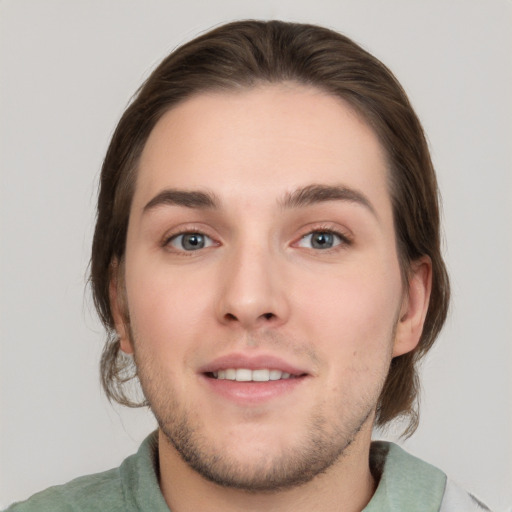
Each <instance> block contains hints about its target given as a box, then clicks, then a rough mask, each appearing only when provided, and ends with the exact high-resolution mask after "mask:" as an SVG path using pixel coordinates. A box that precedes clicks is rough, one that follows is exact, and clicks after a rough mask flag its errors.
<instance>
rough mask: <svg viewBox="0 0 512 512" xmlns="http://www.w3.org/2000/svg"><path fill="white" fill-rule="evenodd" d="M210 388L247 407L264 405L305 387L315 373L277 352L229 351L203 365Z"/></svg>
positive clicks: (202, 370) (225, 397) (219, 394)
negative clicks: (254, 353) (250, 352)
mask: <svg viewBox="0 0 512 512" xmlns="http://www.w3.org/2000/svg"><path fill="white" fill-rule="evenodd" d="M199 374H200V375H202V378H203V382H204V383H205V384H206V385H207V389H209V390H210V391H212V392H213V393H214V394H215V395H216V396H221V397H223V399H228V400H229V401H231V402H232V403H235V404H238V405H239V406H242V407H246V406H251V405H261V404H263V403H267V402H269V401H271V400H273V399H278V398H279V397H284V396H287V395H289V394H291V393H293V392H294V390H298V389H299V388H302V386H303V385H304V384H305V383H306V382H307V381H308V380H309V377H311V376H312V375H311V374H310V373H309V372H308V371H307V370H306V368H305V367H302V368H301V367H299V366H296V365H295V364H293V363H291V362H290V361H287V360H285V359H283V358H281V357H275V356H273V355H269V354H267V355H264V354H260V355H252V354H251V355H247V354H241V353H233V354H226V355H224V356H221V357H218V358H217V359H215V360H213V361H211V362H210V363H207V364H206V365H205V366H203V367H201V368H199Z"/></svg>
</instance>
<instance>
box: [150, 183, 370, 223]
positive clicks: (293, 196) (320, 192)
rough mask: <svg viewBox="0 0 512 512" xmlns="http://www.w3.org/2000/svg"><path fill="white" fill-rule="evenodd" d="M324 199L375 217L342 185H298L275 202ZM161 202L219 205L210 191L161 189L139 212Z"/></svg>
mask: <svg viewBox="0 0 512 512" xmlns="http://www.w3.org/2000/svg"><path fill="white" fill-rule="evenodd" d="M327 201H348V202H353V203H356V204H359V205H361V206H364V207H365V208H366V209H368V210H369V211H370V212H371V213H372V214H373V215H374V216H375V217H377V218H378V215H377V212H376V211H375V209H374V207H373V206H372V204H371V202H370V201H369V199H368V198H367V197H366V196H365V195H364V194H362V193H361V192H358V191H357V190H354V189H352V188H348V187H345V186H342V185H320V184H313V185H308V186H306V187H301V188H298V189H296V190H294V191H293V192H288V193H287V194H285V196H284V198H283V199H282V200H281V201H279V205H280V206H281V207H282V208H285V209H291V208H301V207H305V206H310V205H313V204H317V203H323V202H327ZM163 205H170V206H183V207H186V208H197V209H200V210H215V209H218V208H219V206H220V201H219V200H218V198H217V197H216V196H215V194H213V193H212V192H203V191H199V190H190V191H189V190H179V189H165V190H163V191H162V192H160V193H159V194H157V195H156V196H155V197H154V198H153V199H151V201H149V202H148V203H147V204H146V206H144V209H143V212H144V213H146V212H147V211H149V210H153V209H155V208H158V207H159V206H163Z"/></svg>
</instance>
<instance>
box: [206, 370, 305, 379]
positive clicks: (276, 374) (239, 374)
mask: <svg viewBox="0 0 512 512" xmlns="http://www.w3.org/2000/svg"><path fill="white" fill-rule="evenodd" d="M211 375H212V377H213V378H214V379H219V380H235V381H237V382H268V381H271V380H282V379H293V378H295V377H296V376H295V375H291V374H290V373H287V372H283V371H281V370H269V369H266V368H262V369H257V370H250V369H249V368H227V369H226V370H219V371H217V372H212V373H211Z"/></svg>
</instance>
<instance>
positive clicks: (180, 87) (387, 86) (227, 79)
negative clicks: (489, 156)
mask: <svg viewBox="0 0 512 512" xmlns="http://www.w3.org/2000/svg"><path fill="white" fill-rule="evenodd" d="M283 81H294V82H297V83H300V84H305V85H309V86H313V87H316V88H319V89H322V90H324V91H326V92H328V93H330V94H332V95H334V96H336V97H340V98H342V99H343V100H345V101H346V102H348V103H349V104H350V105H351V106H352V107H353V108H355V109H356V110H357V111H358V112H359V114H360V115H361V116H362V117H363V118H364V119H365V120H366V122H367V123H368V124H369V125H370V126H371V127H372V128H373V129H374V131H375V133H376V134H377V135H378V136H379V138H380V141H381V143H382V145H383V147H384V148H385V150H386V152H387V156H388V160H389V168H390V194H391V197H392V204H393V212H394V223H395V230H396V235H397V245H398V253H399V258H400V266H401V269H402V275H403V279H404V282H405V280H406V279H407V276H408V272H409V269H410V265H411V263H412V262H413V261H414V260H417V259H418V258H420V257H421V256H424V255H427V256H429V257H430V259H431V260H432V274H433V286H432V293H431V298H430V304H429V308H428V313H427V317H426V320H425V325H424V329H423V334H422V336H421V340H420V342H419V344H418V346H417V348H416V349H415V350H414V351H413V352H410V353H407V354H404V355H401V356H399V357H396V358H394V359H393V361H392V363H391V367H390V371H389V375H388V377H387V380H386V382H385V385H384V389H383V391H382V394H381V397H380V400H379V404H378V409H377V418H376V423H377V425H384V424H385V423H387V422H388V421H390V420H392V419H393V418H395V417H397V416H407V417H408V419H409V428H408V431H407V432H408V433H412V432H413V431H414V429H415V427H416V426H417V422H418V414H417V396H418V376H417V369H416V366H417V362H418V361H419V359H421V358H422V357H423V356H424V355H425V353H426V352H427V351H428V350H429V349H430V348H431V346H432V344H433V342H434V340H435V338H436V336H437V335H438V333H439V331H440V329H441V327H442V325H443V323H444V321H445V318H446V314H447V309H448V302H449V281H448V275H447V272H446V268H445V265H444V262H443V259H442V256H441V250H440V222H439V200H438V189H437V182H436V177H435V173H434V169H433V167H432V162H431V159H430V155H429V151H428V147H427V143H426V140H425V136H424V134H423V130H422V127H421V125H420V122H419V120H418V118H417V116H416V115H415V113H414V111H413V109H412V107H411V105H410V103H409V101H408V99H407V96H406V94H405V92H404V91H403V89H402V87H401V86H400V84H399V83H398V81H397V80H396V79H395V77H394V76H393V74H392V73H391V72H390V71H389V70H388V69H387V68H386V67H385V66H384V65H383V64H382V63H381V62H380V61H378V60H377V59H376V58H375V57H373V56H372V55H370V54H369V53H368V52H366V51H365V50H363V49H362V48H361V47H360V46H358V45H357V44H355V43H354V42H353V41H351V40H350V39H348V38H347V37H345V36H343V35H340V34H338V33H336V32H334V31H332V30H329V29H326V28H322V27H318V26H313V25H302V24H295V23H285V22H281V21H269V22H263V21H241V22H234V23H230V24H227V25H223V26H221V27H218V28H216V29H214V30H212V31H210V32H208V33H206V34H204V35H202V36H200V37H198V38H196V39H194V40H193V41H191V42H189V43H187V44H185V45H183V46H181V47H180V48H179V49H177V50H176V51H174V52H173V53H171V54H170V55H169V56H168V57H167V58H165V59H164V61H163V62H162V63H161V64H160V65H159V66H158V67H157V68H156V70H155V71H154V72H153V73H152V74H151V76H150V77H149V78H148V79H147V81H146V82H145V83H144V84H143V85H142V87H141V88H140V89H139V91H138V92H137V94H136V96H135V98H134V100H133V102H132V103H131V104H130V106H129V107H128V108H127V109H126V111H125V113H124V114H123V116H122V117H121V120H120V121H119V124H118V126H117V128H116V130H115V132H114V135H113V137H112V141H111V143H110V146H109V148H108V151H107V155H106V157H105V161H104V163H103V168H102V172H101V181H100V190H99V198H98V213H97V222H96V229H95V233H94V240H93V246H92V258H91V283H92V290H93V295H94V301H95V305H96V308H97V310H98V313H99V315H100V317H101V320H102V321H103V324H104V325H105V327H106V329H107V332H108V339H107V341H106V344H105V347H104V350H103V355H102V359H101V375H102V383H103V387H104V389H105V391H106V393H107V396H108V397H109V398H110V399H113V400H116V401H117V402H119V403H122V404H125V405H128V406H133V407H135V406H138V405H144V403H142V404H141V403H136V402H133V401H132V400H131V399H130V398H129V396H128V394H127V392H126V390H125V385H126V384H127V383H128V381H130V380H131V379H132V378H133V377H135V376H136V368H134V367H133V363H131V360H130V359H127V358H125V357H123V354H122V352H121V351H120V344H119V338H118V336H117V334H116V332H115V328H114V321H113V318H112V311H111V309H110V300H109V282H110V279H111V277H112V272H113V262H116V261H118V262H119V261H122V260H123V255H124V251H125V242H126V231H127V226H128V217H129V211H130V205H131V200H132V196H133V191H134V184H135V179H136V172H137V163H138V159H139V157H140V154H141V152H142V150H143V148H144V145H145V143H146V141H147V139H148V136H149V134H150V132H151V130H152V129H153V127H154V126H155V124H156V123H157V122H158V120H159V119H160V118H161V117H162V115H163V114H164V113H165V112H166V111H168V110H169V109H171V108H172V107H173V106H175V105H176V104H178V103H179V102H182V101H184V100H185V99H186V98H189V97H190V96H191V95H194V94H197V93H200V92H204V91H209V90H233V89H239V88H250V87H254V86H256V85H258V84H262V83H278V82H283Z"/></svg>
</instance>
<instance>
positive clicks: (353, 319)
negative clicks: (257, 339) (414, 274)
mask: <svg viewBox="0 0 512 512" xmlns="http://www.w3.org/2000/svg"><path fill="white" fill-rule="evenodd" d="M296 297H297V299H296V304H297V309H296V314H297V317H298V318H299V319H301V321H302V323H303V329H305V330H306V331H310V332H311V333H312V335H314V336H315V337H316V339H317V342H316V343H318V345H319V346H322V345H326V348H327V346H328V350H329V351H330V352H331V353H333V354H336V353H341V354H343V357H345V358H348V359H349V360H353V361H354V362H355V361H357V360H359V361H361V362H363V360H367V359H371V358H372V356H373V355H376V357H379V355H382V354H383V353H385V354H386V356H387V354H388V352H390V351H391V350H392V338H393V331H394V326H395V323H396V320H397V315H398V311H399V309H400V305H401V297H402V293H401V283H400V274H399V271H398V269H397V270H396V272H393V273H389V274H386V273H384V272H369V271H365V272H350V271H346V272H342V273H339V274H337V275H335V274H332V275H331V276H329V279H325V280H323V282H322V281H316V282H311V283H309V285H307V286H305V287H304V288H303V289H302V290H301V291H298V292H297V293H296ZM299 297H300V298H299ZM313 333H315V334H313Z"/></svg>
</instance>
